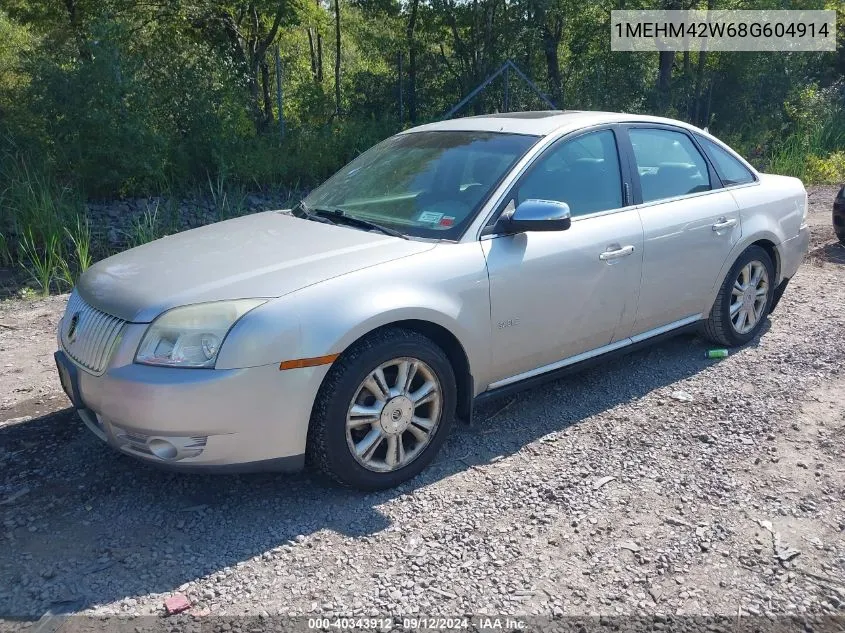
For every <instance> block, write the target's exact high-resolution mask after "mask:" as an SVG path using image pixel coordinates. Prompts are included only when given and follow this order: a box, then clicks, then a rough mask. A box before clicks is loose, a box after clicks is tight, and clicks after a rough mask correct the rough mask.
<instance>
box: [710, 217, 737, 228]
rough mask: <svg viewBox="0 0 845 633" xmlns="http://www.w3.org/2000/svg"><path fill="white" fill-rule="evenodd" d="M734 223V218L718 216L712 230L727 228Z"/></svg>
mask: <svg viewBox="0 0 845 633" xmlns="http://www.w3.org/2000/svg"><path fill="white" fill-rule="evenodd" d="M735 224H736V218H731V219H730V220H728V219H727V218H719V221H718V222H716V224H714V225H713V230H714V231H721V230H722V229H729V228H731V227H732V226H734V225H735Z"/></svg>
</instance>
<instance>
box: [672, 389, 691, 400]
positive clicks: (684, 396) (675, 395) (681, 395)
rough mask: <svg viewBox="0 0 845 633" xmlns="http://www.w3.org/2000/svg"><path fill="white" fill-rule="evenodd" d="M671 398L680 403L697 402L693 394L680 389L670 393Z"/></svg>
mask: <svg viewBox="0 0 845 633" xmlns="http://www.w3.org/2000/svg"><path fill="white" fill-rule="evenodd" d="M669 397H670V398H672V399H673V400H677V401H678V402H694V401H695V397H694V396H693V395H692V394H691V393H689V392H686V391H682V390H680V389H678V390H677V391H673V392H672V393H670V394H669Z"/></svg>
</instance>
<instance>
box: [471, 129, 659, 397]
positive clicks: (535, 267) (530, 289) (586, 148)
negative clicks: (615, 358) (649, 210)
mask: <svg viewBox="0 0 845 633" xmlns="http://www.w3.org/2000/svg"><path fill="white" fill-rule="evenodd" d="M623 191H624V190H623V177H622V170H621V168H620V162H619V153H618V150H617V143H616V138H615V133H614V131H612V130H610V129H604V130H597V131H592V132H586V133H583V134H579V135H578V136H575V137H570V136H567V137H564V139H562V140H561V141H558V142H557V143H556V144H554V145H552V146H551V147H550V148H549V149H547V150H546V151H545V152H544V153H543V154H542V155H541V156H540V157H539V158H538V159H537V160H536V161H535V162H534V163H533V165H532V166H531V167H530V169H529V171H528V172H526V174H525V175H524V176H523V177H522V178H520V180H519V181H517V183H516V185H515V186H514V189H513V190H512V191H511V193H510V195H509V196H508V198H507V199H506V200H507V206H506V208H505V210H507V209H509V208H510V209H512V208H513V207H514V205H517V204H519V203H520V202H522V201H523V200H529V199H541V200H558V201H562V202H566V203H567V204H568V205H569V207H570V210H571V212H572V225H571V227H570V228H569V229H568V230H565V231H558V232H529V233H521V234H518V235H504V236H494V237H492V238H491V239H487V240H485V241H483V242H482V246H483V250H484V254H485V257H486V258H487V269H488V273H489V278H490V303H491V312H492V314H491V315H492V327H493V333H492V360H493V368H494V372H493V373H494V375H495V376H496V378H495V379H494V384H493V385H491V386H493V387H496V386H501V385H503V384H507V383H508V382H511V379H516V378H517V377H526V376H522V374H524V373H526V372H533V371H534V370H538V369H539V370H540V371H538V372H537V373H541V372H542V371H544V370H547V369H553V368H554V367H548V366H549V365H555V364H559V363H561V361H565V360H566V359H571V357H574V356H578V355H580V354H583V353H585V352H590V351H592V350H595V349H597V348H602V347H605V346H608V345H610V344H611V343H613V342H614V341H616V340H617V338H616V333H617V332H618V331H619V330H620V328H621V329H623V330H626V331H627V330H630V327H631V325H632V324H633V320H634V317H635V314H636V305H637V297H638V294H639V286H640V276H641V269H642V252H643V249H642V240H643V237H642V226H641V223H640V218H639V214H638V213H637V211H636V209H634V208H631V207H626V206H625V196H624V195H623Z"/></svg>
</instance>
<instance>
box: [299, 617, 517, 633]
mask: <svg viewBox="0 0 845 633" xmlns="http://www.w3.org/2000/svg"><path fill="white" fill-rule="evenodd" d="M525 627H526V624H525V622H524V621H522V620H520V619H519V618H515V617H510V616H507V617H494V616H476V617H472V618H469V617H455V618H447V617H401V618H379V617H373V618H308V628H309V629H312V630H325V631H329V630H347V631H349V630H375V631H378V630H383V631H386V630H392V629H394V628H402V629H406V630H409V631H435V630H442V631H448V630H467V629H472V630H506V631H514V630H522V629H524V628H525Z"/></svg>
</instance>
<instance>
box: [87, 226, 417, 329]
mask: <svg viewBox="0 0 845 633" xmlns="http://www.w3.org/2000/svg"><path fill="white" fill-rule="evenodd" d="M431 248H434V244H433V243H430V242H419V241H414V240H403V239H400V238H397V237H391V236H387V235H383V234H380V233H375V232H367V231H361V230H358V229H355V228H351V227H347V226H335V225H331V224H324V223H320V222H313V221H310V220H304V219H300V218H296V217H293V216H291V215H288V214H284V213H280V212H278V211H268V212H265V213H257V214H254V215H248V216H244V217H241V218H236V219H234V220H227V221H225V222H218V223H216V224H209V225H207V226H203V227H200V228H197V229H192V230H190V231H184V232H182V233H177V234H175V235H171V236H168V237H165V238H162V239H160V240H156V241H154V242H150V243H148V244H144V245H143V246H138V247H136V248H133V249H130V250H128V251H124V252H123V253H120V254H118V255H114V256H112V257H109V258H107V259H104V260H102V261H100V262H97V263H96V264H94V265H93V266H91V268H89V269H88V270H87V271H85V273H84V274H83V275H82V276H81V277H80V279H79V282H78V283H77V290H78V292H79V294H80V295H82V297H83V298H84V299H85V300H86V301H87V302H88V303H90V304H91V305H93V306H94V307H96V308H98V309H100V310H102V311H104V312H107V313H109V314H111V315H113V316H116V317H119V318H121V319H125V320H127V321H133V322H136V323H148V322H150V321H152V320H153V319H154V318H155V317H157V316H158V315H159V314H161V313H162V312H164V311H165V310H168V309H170V308H173V307H176V306H180V305H186V304H191V303H201V302H205V301H222V300H227V299H243V298H253V297H280V296H282V295H285V294H288V293H290V292H293V291H295V290H299V289H300V288H304V287H306V286H310V285H312V284H315V283H318V282H320V281H324V280H326V279H331V278H332V277H337V276H339V275H343V274H345V273H349V272H353V271H355V270H360V269H362V268H366V267H369V266H374V265H376V264H382V263H385V262H389V261H391V260H394V259H397V258H399V257H406V256H408V255H413V254H416V253H421V252H423V251H427V250H430V249H431Z"/></svg>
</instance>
